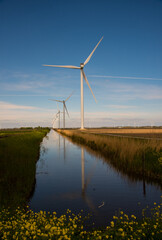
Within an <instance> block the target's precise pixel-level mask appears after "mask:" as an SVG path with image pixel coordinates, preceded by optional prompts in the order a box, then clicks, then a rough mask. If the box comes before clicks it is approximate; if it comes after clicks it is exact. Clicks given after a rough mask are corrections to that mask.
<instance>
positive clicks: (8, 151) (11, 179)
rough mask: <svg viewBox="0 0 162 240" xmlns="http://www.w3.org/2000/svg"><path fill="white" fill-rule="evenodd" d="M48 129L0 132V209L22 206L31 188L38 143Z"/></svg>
mask: <svg viewBox="0 0 162 240" xmlns="http://www.w3.org/2000/svg"><path fill="white" fill-rule="evenodd" d="M48 131H49V129H48V128H40V127H39V128H35V129H13V130H12V129H9V130H1V131H0V209H2V208H3V207H8V206H10V207H11V208H12V207H13V208H16V207H17V206H19V205H22V204H25V205H26V201H27V199H28V198H29V197H30V195H31V194H32V191H33V189H34V186H35V171H36V161H37V160H38V158H39V150H40V143H41V142H42V139H43V137H44V136H45V135H46V134H47V132H48Z"/></svg>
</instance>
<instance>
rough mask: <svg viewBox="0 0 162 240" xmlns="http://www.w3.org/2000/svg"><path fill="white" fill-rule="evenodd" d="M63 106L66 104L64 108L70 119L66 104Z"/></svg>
mask: <svg viewBox="0 0 162 240" xmlns="http://www.w3.org/2000/svg"><path fill="white" fill-rule="evenodd" d="M63 104H64V107H65V110H66V113H67V115H68V117H69V118H70V116H69V113H68V110H67V107H66V104H65V103H63Z"/></svg>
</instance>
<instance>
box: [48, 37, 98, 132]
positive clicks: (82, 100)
mask: <svg viewBox="0 0 162 240" xmlns="http://www.w3.org/2000/svg"><path fill="white" fill-rule="evenodd" d="M102 39H103V37H102V38H101V39H100V41H99V42H98V43H97V45H96V46H95V48H94V49H93V51H92V52H91V53H90V55H89V56H88V58H87V59H86V60H85V62H84V63H80V67H77V66H71V65H45V64H43V66H47V67H60V68H72V69H80V86H81V87H80V95H81V129H84V99H83V78H84V80H85V81H86V83H87V85H88V87H89V89H90V90H91V93H92V95H93V97H94V99H95V101H96V98H95V96H94V94H93V91H92V89H91V87H90V85H89V82H88V79H87V77H86V75H85V73H84V71H83V68H84V66H85V65H86V64H87V63H88V62H89V60H90V59H91V57H92V55H93V53H94V51H95V50H96V48H97V47H98V45H99V44H100V42H101V41H102ZM96 102H97V101H96Z"/></svg>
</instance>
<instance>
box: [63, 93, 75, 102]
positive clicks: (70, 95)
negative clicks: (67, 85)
mask: <svg viewBox="0 0 162 240" xmlns="http://www.w3.org/2000/svg"><path fill="white" fill-rule="evenodd" d="M73 93H74V91H72V93H71V94H70V96H69V97H68V98H66V100H65V102H66V101H67V100H68V99H69V98H70V97H71V96H72V95H73Z"/></svg>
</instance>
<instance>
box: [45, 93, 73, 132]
mask: <svg viewBox="0 0 162 240" xmlns="http://www.w3.org/2000/svg"><path fill="white" fill-rule="evenodd" d="M72 94H73V92H72V93H71V94H70V96H69V97H68V98H66V100H62V101H60V100H55V99H49V100H51V101H56V102H61V103H62V104H63V128H65V110H66V113H67V115H68V117H69V113H68V110H67V107H66V103H65V102H67V100H69V98H70V97H71V96H72ZM59 115H60V114H59Z"/></svg>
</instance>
